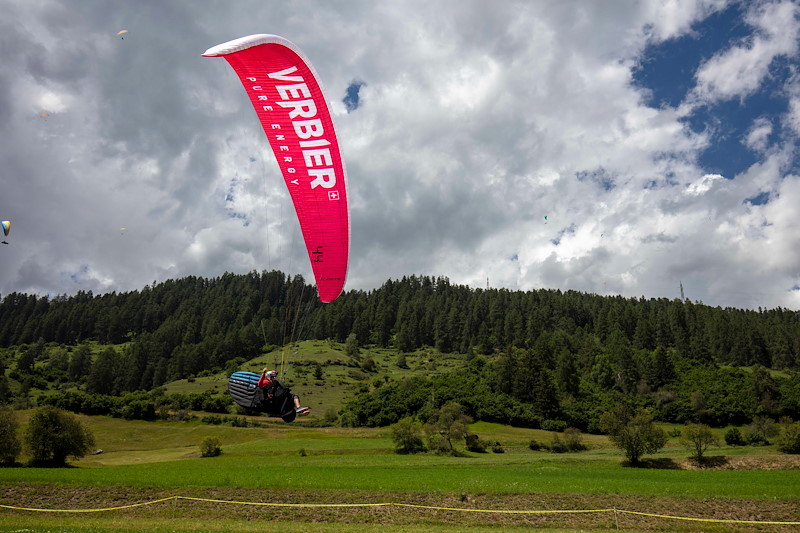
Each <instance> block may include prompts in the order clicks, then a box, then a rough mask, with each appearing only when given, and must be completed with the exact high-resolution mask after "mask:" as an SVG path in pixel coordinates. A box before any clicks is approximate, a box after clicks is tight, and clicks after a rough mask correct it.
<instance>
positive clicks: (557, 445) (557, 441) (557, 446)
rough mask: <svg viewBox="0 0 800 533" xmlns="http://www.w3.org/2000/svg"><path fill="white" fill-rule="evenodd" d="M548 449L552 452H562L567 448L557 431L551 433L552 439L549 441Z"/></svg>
mask: <svg viewBox="0 0 800 533" xmlns="http://www.w3.org/2000/svg"><path fill="white" fill-rule="evenodd" d="M550 451H551V452H552V453H564V452H567V451H569V450H567V445H566V444H564V441H562V440H561V438H560V437H559V436H558V433H553V440H552V441H551V442H550Z"/></svg>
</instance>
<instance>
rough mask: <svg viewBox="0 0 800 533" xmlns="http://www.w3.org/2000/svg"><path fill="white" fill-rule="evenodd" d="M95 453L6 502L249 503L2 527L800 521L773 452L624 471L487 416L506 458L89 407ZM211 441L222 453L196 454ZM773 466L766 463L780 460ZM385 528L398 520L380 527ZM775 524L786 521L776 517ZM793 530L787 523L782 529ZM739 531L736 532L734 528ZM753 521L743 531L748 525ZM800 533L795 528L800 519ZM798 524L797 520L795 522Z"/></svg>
mask: <svg viewBox="0 0 800 533" xmlns="http://www.w3.org/2000/svg"><path fill="white" fill-rule="evenodd" d="M80 419H81V421H82V422H84V423H85V424H86V425H88V426H89V427H91V429H92V431H93V432H94V435H95V438H96V441H97V447H98V448H100V449H102V450H103V452H102V453H100V454H93V455H89V456H87V457H84V458H82V459H80V460H77V461H74V462H73V463H72V466H73V467H72V468H62V469H43V468H27V467H20V468H5V469H0V489H1V490H2V493H1V494H2V495H3V496H2V498H0V504H3V505H10V506H18V507H34V508H41V509H72V510H75V509H100V508H106V507H116V506H121V505H128V504H135V503H143V502H147V501H153V500H157V499H160V498H168V497H171V496H187V497H194V498H202V499H212V500H226V501H235V502H240V503H219V502H207V501H194V500H192V501H188V500H186V501H185V500H170V501H167V502H162V503H159V504H153V505H148V506H143V507H137V508H133V509H121V510H114V511H103V512H98V513H81V514H75V513H45V512H32V511H23V510H13V509H2V510H0V531H72V530H75V531H79V530H80V531H145V530H147V531H256V530H263V529H264V528H265V527H275V526H276V524H277V523H280V524H281V527H284V528H287V530H290V531H369V530H373V529H376V528H377V527H381V530H382V531H389V532H391V531H463V530H465V529H466V530H469V531H499V530H518V531H522V530H526V529H527V528H531V529H532V528H536V530H537V531H547V530H548V529H541V528H552V529H550V530H552V531H578V530H581V529H591V530H600V531H602V530H612V529H614V528H616V526H617V524H620V527H621V528H623V529H625V530H626V531H648V530H665V531H674V530H676V529H674V528H675V527H677V526H679V527H680V528H684V529H680V530H687V531H698V530H705V531H731V530H736V528H737V527H740V528H744V529H742V530H748V531H751V530H752V528H753V527H755V526H752V525H738V526H737V525H735V524H725V525H721V524H716V523H703V522H681V521H675V520H668V519H658V518H653V517H641V516H633V515H624V516H619V515H617V516H616V517H615V516H614V515H613V514H612V513H609V512H606V513H585V514H549V515H537V514H504V513H483V512H480V513H475V512H473V513H463V512H455V511H446V510H441V509H439V510H431V509H427V508H418V507H413V508H407V509H406V508H395V507H366V508H360V507H356V508H349V507H345V508H327V507H326V508H321V509H318V508H313V507H310V508H309V507H299V508H293V507H270V506H263V505H262V506H259V505H252V504H254V503H281V504H377V503H386V502H393V503H403V504H408V505H422V506H427V507H443V508H458V509H463V508H467V509H492V510H505V511H514V510H516V511H520V510H523V511H531V510H534V511H541V510H551V511H552V510H564V509H571V510H575V509H583V510H590V509H612V508H616V509H623V510H631V511H641V512H647V513H656V514H667V515H673V516H675V515H677V516H688V517H706V518H721V519H737V518H738V519H743V520H779V521H800V505H798V503H800V470H797V469H796V468H797V465H788V466H787V465H786V464H783V463H781V461H785V460H786V458H787V457H788V456H785V455H782V454H779V453H778V452H777V451H776V450H775V449H774V448H773V447H769V446H768V447H762V448H752V447H747V448H728V447H721V448H713V449H712V450H711V452H710V455H713V456H716V457H725V458H728V459H729V460H730V461H731V462H732V463H734V462H735V460H738V459H747V460H751V461H755V463H754V464H757V465H761V466H763V465H773V467H774V465H775V464H778V465H779V466H780V465H781V464H782V465H783V466H780V469H764V468H744V469H733V468H726V467H724V466H723V467H720V468H706V469H696V468H685V467H684V466H685V465H686V459H685V458H686V456H687V455H688V453H687V451H686V450H685V449H683V448H682V447H681V446H680V445H679V443H678V442H677V440H675V439H673V440H671V441H670V442H669V443H668V445H667V447H666V448H665V449H664V450H662V452H660V453H659V454H656V455H654V456H648V457H647V458H648V459H651V460H652V463H651V464H650V466H651V467H650V468H630V467H625V466H623V465H622V464H621V461H622V456H621V454H620V452H619V451H618V450H616V449H615V448H613V447H612V446H611V445H610V443H609V442H608V440H607V439H606V438H605V437H603V436H596V435H585V436H584V443H585V444H586V445H587V446H588V448H589V449H588V450H587V451H584V452H580V453H567V454H553V453H549V452H542V451H537V452H534V451H531V450H530V449H529V448H528V443H529V442H530V441H531V439H535V440H537V441H539V442H549V441H550V439H551V438H552V434H550V433H548V432H545V431H542V430H532V429H522V428H512V427H508V426H500V425H497V424H489V423H483V422H479V423H476V424H474V425H473V426H472V429H473V431H474V432H476V433H477V434H478V435H480V436H481V438H483V439H486V440H490V441H498V442H500V443H501V444H502V445H503V449H504V453H491V452H490V453H485V454H475V453H464V454H463V455H464V456H463V457H445V456H437V455H431V454H419V455H397V454H395V453H393V444H392V441H391V438H390V433H389V431H388V430H387V429H347V428H317V427H310V426H303V425H302V423H299V424H298V423H294V424H284V423H282V422H268V423H266V424H265V426H264V427H261V428H234V427H230V426H213V425H206V424H202V423H200V422H199V421H197V420H194V421H190V422H143V421H125V420H120V419H114V418H110V417H89V416H80ZM207 436H214V437H217V438H219V439H220V441H221V442H222V451H223V453H222V455H220V456H218V457H209V458H203V457H200V453H199V443H200V441H201V440H202V439H203V438H205V437H207ZM773 467H770V468H773ZM384 526H388V527H384ZM773 527H777V526H773ZM784 527H788V526H784ZM731 528H733V529H731ZM748 528H749V529H748ZM798 529H800V527H798ZM787 530H791V528H789V529H787Z"/></svg>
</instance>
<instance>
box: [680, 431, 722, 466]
mask: <svg viewBox="0 0 800 533" xmlns="http://www.w3.org/2000/svg"><path fill="white" fill-rule="evenodd" d="M681 444H682V445H683V446H684V447H685V448H686V449H688V450H689V451H690V452H691V454H692V455H691V457H692V459H694V460H695V461H698V462H702V461H703V457H704V456H705V453H706V451H707V450H708V448H709V447H710V446H719V438H718V437H717V436H716V435H715V434H714V433H713V432H712V431H711V428H710V427H708V426H707V425H705V424H687V425H686V427H684V428H683V431H682V432H681Z"/></svg>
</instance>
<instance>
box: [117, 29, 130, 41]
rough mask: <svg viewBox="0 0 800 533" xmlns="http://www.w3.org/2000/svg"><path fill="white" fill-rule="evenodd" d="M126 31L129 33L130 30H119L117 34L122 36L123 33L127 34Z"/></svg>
mask: <svg viewBox="0 0 800 533" xmlns="http://www.w3.org/2000/svg"><path fill="white" fill-rule="evenodd" d="M126 33H128V30H119V31H118V32H117V35H119V36H120V37H122V36H123V35H125V34H126ZM122 38H123V39H125V37H122Z"/></svg>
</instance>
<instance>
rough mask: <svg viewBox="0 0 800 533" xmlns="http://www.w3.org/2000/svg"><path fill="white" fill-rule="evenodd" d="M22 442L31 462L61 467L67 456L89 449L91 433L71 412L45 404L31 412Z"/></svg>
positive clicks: (91, 444)
mask: <svg viewBox="0 0 800 533" xmlns="http://www.w3.org/2000/svg"><path fill="white" fill-rule="evenodd" d="M25 444H26V445H27V447H28V450H29V451H30V455H31V462H32V463H34V464H40V465H46V466H64V465H65V464H66V461H67V457H83V456H84V455H86V454H87V453H89V451H91V449H92V447H93V446H94V435H92V432H91V431H90V430H89V429H88V428H87V427H85V426H84V425H83V424H81V423H80V421H79V420H78V419H77V418H76V417H75V416H74V415H72V414H70V413H67V412H66V411H62V410H61V409H58V408H57V407H53V406H50V405H46V406H44V407H40V408H39V409H37V410H36V411H35V412H34V413H33V414H32V415H31V418H30V421H29V422H28V428H27V430H26V431H25Z"/></svg>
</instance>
